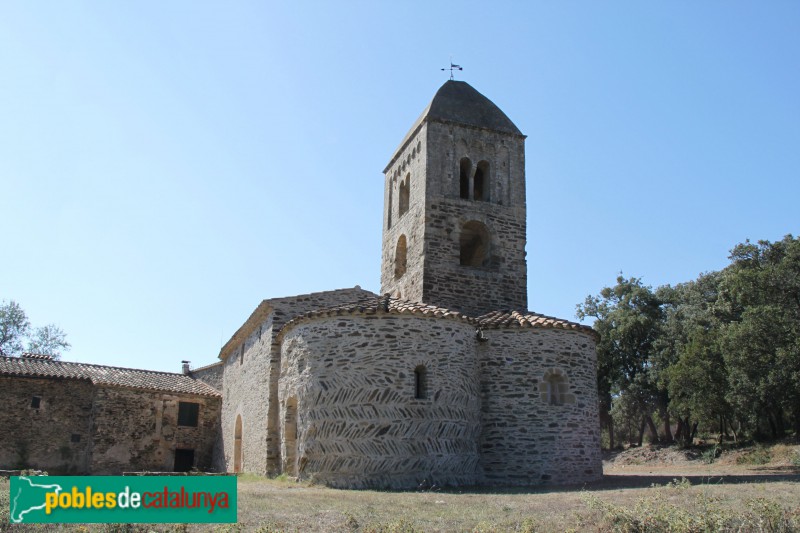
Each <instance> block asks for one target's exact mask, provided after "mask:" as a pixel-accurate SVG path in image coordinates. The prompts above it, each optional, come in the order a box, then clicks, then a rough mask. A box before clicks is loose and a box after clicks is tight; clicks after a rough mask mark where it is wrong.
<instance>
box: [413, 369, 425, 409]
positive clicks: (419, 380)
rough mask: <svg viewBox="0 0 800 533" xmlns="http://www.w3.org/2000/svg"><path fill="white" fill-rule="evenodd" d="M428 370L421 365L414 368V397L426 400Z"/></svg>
mask: <svg viewBox="0 0 800 533" xmlns="http://www.w3.org/2000/svg"><path fill="white" fill-rule="evenodd" d="M427 374H428V372H427V370H425V367H424V366H422V365H420V366H418V367H417V368H415V369H414V398H415V399H417V400H424V399H425V398H427V397H428V391H427V388H428V383H427V381H428V375H427Z"/></svg>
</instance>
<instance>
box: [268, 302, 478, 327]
mask: <svg viewBox="0 0 800 533" xmlns="http://www.w3.org/2000/svg"><path fill="white" fill-rule="evenodd" d="M379 313H386V314H403V315H405V314H408V315H417V316H427V317H436V318H454V319H458V320H464V321H467V322H473V321H474V319H472V318H470V317H468V316H467V315H465V314H462V313H459V312H457V311H451V310H450V309H445V308H444V307H436V306H435V305H427V304H423V303H419V302H412V301H409V300H402V299H399V298H392V297H390V296H389V295H384V296H373V297H371V298H364V299H361V300H357V301H355V302H351V303H348V304H344V305H337V306H335V307H328V308H325V309H315V310H314V311H309V312H308V313H304V314H302V315H299V316H297V317H295V318H293V319H292V320H290V321H289V322H287V323H286V325H284V326H283V328H281V330H280V332H279V333H278V335H279V336H282V334H283V333H284V332H285V331H287V330H289V329H290V328H292V327H293V326H295V325H297V324H298V323H300V322H303V321H305V320H308V319H313V318H323V317H333V316H343V315H375V314H379Z"/></svg>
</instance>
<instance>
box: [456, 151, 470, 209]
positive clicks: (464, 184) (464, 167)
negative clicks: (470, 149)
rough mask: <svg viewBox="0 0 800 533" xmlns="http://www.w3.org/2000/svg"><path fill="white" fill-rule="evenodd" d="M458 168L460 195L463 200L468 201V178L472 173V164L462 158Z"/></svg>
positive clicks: (465, 158)
mask: <svg viewBox="0 0 800 533" xmlns="http://www.w3.org/2000/svg"><path fill="white" fill-rule="evenodd" d="M459 167H460V172H459V174H460V178H461V179H460V183H461V187H460V195H461V198H463V199H464V200H469V178H470V174H471V173H472V162H471V161H470V160H469V158H467V157H464V158H462V159H461V164H460V165H459Z"/></svg>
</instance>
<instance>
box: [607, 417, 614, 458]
mask: <svg viewBox="0 0 800 533" xmlns="http://www.w3.org/2000/svg"><path fill="white" fill-rule="evenodd" d="M608 442H609V446H611V449H612V450H613V449H614V419H613V418H612V417H610V416H609V417H608Z"/></svg>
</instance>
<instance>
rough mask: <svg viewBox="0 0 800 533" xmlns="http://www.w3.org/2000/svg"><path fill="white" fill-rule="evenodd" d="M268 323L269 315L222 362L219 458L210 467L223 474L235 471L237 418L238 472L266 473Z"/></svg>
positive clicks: (268, 371) (268, 381)
mask: <svg viewBox="0 0 800 533" xmlns="http://www.w3.org/2000/svg"><path fill="white" fill-rule="evenodd" d="M272 322H273V315H272V314H270V315H269V316H268V317H267V319H266V320H264V321H263V322H262V324H261V325H260V326H259V327H258V328H256V329H255V331H253V332H251V333H250V335H248V337H247V339H246V340H245V341H244V343H243V344H241V345H239V346H238V347H236V348H234V350H233V352H232V353H231V354H230V355H228V357H227V358H226V359H225V360H224V362H223V363H224V364H223V367H224V372H223V376H222V391H221V392H222V395H223V404H222V405H223V407H222V417H221V422H220V428H221V429H220V431H221V432H222V450H220V451H221V453H222V457H221V458H220V457H215V460H214V464H215V466H216V467H217V468H220V466H221V467H222V469H223V470H225V471H227V472H234V471H235V470H236V465H234V451H235V443H236V436H235V431H236V420H237V418H239V417H241V424H242V441H241V446H242V464H241V471H242V472H252V473H256V474H266V473H267V414H268V411H267V405H268V403H269V393H270V389H269V387H270V349H271V345H272V330H273V323H272ZM217 453H220V452H217Z"/></svg>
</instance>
